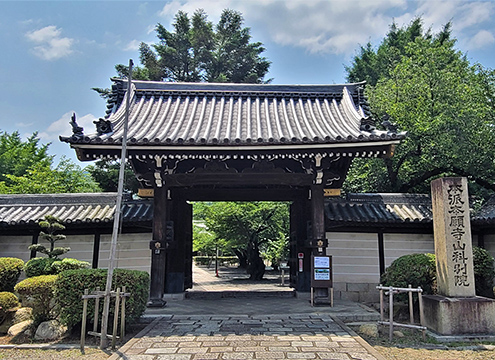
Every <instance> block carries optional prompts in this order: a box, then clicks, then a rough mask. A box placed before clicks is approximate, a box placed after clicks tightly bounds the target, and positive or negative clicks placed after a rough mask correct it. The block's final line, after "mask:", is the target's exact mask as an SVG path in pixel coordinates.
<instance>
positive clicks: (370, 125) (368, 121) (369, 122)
mask: <svg viewBox="0 0 495 360" xmlns="http://www.w3.org/2000/svg"><path fill="white" fill-rule="evenodd" d="M359 130H361V131H373V130H376V126H375V121H374V120H373V119H372V118H371V117H370V116H367V117H364V118H362V119H361V125H360V126H359Z"/></svg>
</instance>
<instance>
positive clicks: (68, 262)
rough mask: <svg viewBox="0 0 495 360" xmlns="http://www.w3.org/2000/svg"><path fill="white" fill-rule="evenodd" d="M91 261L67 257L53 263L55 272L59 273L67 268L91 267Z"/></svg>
mask: <svg viewBox="0 0 495 360" xmlns="http://www.w3.org/2000/svg"><path fill="white" fill-rule="evenodd" d="M89 265H90V264H89V262H87V261H81V260H77V259H71V258H65V259H62V260H61V261H60V260H57V261H55V262H53V263H52V269H54V271H55V274H59V273H61V272H62V271H66V270H79V269H87V268H89Z"/></svg>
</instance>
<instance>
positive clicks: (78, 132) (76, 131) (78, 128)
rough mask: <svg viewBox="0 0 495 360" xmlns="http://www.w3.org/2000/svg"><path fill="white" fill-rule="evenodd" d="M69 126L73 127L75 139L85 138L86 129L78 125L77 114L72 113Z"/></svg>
mask: <svg viewBox="0 0 495 360" xmlns="http://www.w3.org/2000/svg"><path fill="white" fill-rule="evenodd" d="M69 124H70V125H71V126H72V137H73V138H75V139H82V138H83V137H84V133H83V130H84V128H82V127H81V126H79V125H78V124H77V122H76V113H72V116H71V118H70V121H69Z"/></svg>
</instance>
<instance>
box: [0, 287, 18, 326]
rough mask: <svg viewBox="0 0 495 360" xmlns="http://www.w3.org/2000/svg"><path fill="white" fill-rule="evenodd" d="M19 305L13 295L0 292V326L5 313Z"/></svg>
mask: <svg viewBox="0 0 495 360" xmlns="http://www.w3.org/2000/svg"><path fill="white" fill-rule="evenodd" d="M19 305H20V304H19V299H18V298H17V296H15V294H13V293H11V292H8V291H2V292H0V324H1V323H2V321H3V319H4V317H5V314H6V313H7V311H8V310H10V309H13V308H16V307H18V306H19Z"/></svg>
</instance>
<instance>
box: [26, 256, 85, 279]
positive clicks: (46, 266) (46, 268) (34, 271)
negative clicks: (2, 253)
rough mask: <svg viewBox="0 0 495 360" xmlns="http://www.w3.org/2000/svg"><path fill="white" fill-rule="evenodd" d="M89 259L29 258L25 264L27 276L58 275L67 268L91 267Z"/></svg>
mask: <svg viewBox="0 0 495 360" xmlns="http://www.w3.org/2000/svg"><path fill="white" fill-rule="evenodd" d="M89 265H90V264H89V263H88V262H87V261H80V260H77V259H71V258H66V259H54V258H45V257H37V258H34V259H31V260H29V261H28V262H27V263H26V265H25V266H24V271H25V272H26V276H27V277H33V276H41V275H56V274H59V273H61V272H62V271H65V270H77V269H86V268H88V267H89Z"/></svg>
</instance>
